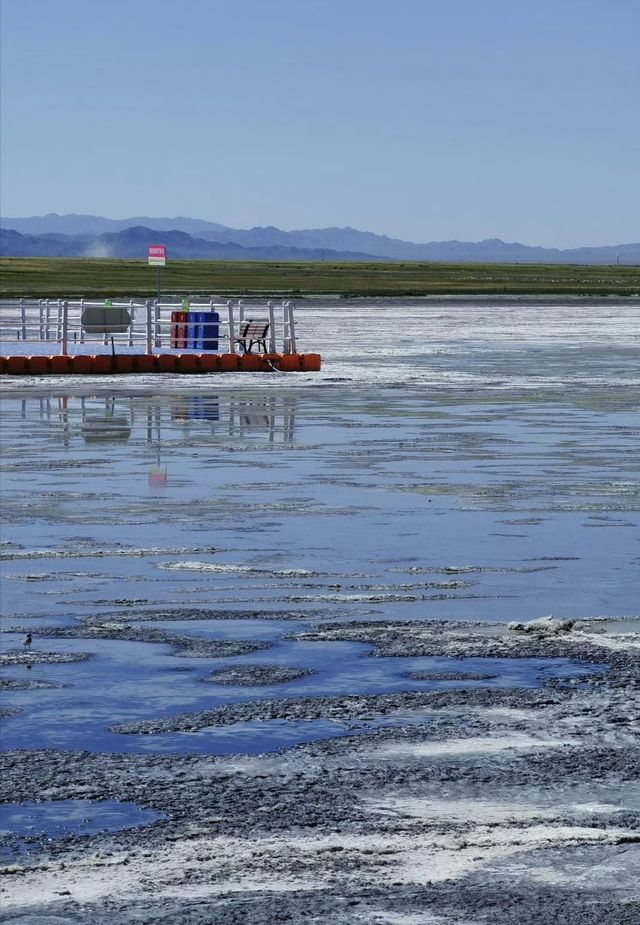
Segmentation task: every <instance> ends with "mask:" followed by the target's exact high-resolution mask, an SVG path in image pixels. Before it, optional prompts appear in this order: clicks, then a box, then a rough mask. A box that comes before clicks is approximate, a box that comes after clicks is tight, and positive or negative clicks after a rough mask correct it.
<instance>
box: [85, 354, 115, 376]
mask: <svg viewBox="0 0 640 925" xmlns="http://www.w3.org/2000/svg"><path fill="white" fill-rule="evenodd" d="M116 359H117V357H110V356H106V355H105V354H104V353H103V354H96V355H94V356H92V357H91V365H92V367H93V369H92V372H94V373H100V374H102V375H108V374H109V373H113V372H115V369H116Z"/></svg>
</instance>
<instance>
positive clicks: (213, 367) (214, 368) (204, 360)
mask: <svg viewBox="0 0 640 925" xmlns="http://www.w3.org/2000/svg"><path fill="white" fill-rule="evenodd" d="M196 359H197V361H198V366H199V369H200V372H201V373H217V372H219V371H220V369H221V368H222V366H221V363H220V357H219V356H216V354H215V353H198V354H197V355H196Z"/></svg>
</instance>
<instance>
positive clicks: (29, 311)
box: [0, 299, 297, 356]
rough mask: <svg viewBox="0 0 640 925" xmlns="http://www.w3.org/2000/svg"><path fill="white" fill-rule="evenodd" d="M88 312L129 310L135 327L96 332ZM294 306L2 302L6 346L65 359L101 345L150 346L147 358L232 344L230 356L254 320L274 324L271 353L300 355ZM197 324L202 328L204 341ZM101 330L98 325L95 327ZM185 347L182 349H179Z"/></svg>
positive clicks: (1, 336) (0, 322) (1, 335)
mask: <svg viewBox="0 0 640 925" xmlns="http://www.w3.org/2000/svg"><path fill="white" fill-rule="evenodd" d="M87 308H99V309H104V310H105V312H107V311H108V309H110V308H113V309H125V310H126V311H127V312H128V313H129V316H130V323H129V324H127V325H126V329H125V330H121V331H118V332H115V333H108V332H100V333H92V332H91V331H90V330H88V326H86V325H83V323H82V314H83V312H84V310H85V309H87ZM294 309H295V306H294V303H293V302H290V301H284V302H282V303H280V311H279V312H278V311H277V310H276V303H275V302H273V301H269V302H267V303H266V305H264V306H260V305H257V304H256V303H251V305H250V306H247V305H246V304H245V303H244V301H243V300H242V299H240V300H236V301H234V300H229V301H227V302H216V301H215V300H213V299H210V300H208V301H193V300H191V299H181V300H180V301H162V300H161V301H158V300H157V299H147V300H145V301H142V300H135V299H121V300H116V299H106V300H104V301H95V300H90V299H80V300H71V299H38V300H34V299H7V300H3V301H2V302H1V303H0V341H3V342H7V341H9V342H10V341H21V342H29V343H34V342H40V343H56V344H59V345H60V354H61V356H67V355H68V353H69V348H70V347H71V346H73V345H76V344H92V343H95V344H101V345H102V346H103V347H105V346H108V345H109V343H111V345H112V349H115V346H116V345H120V346H123V345H125V346H127V347H129V348H132V347H136V346H139V347H144V351H145V353H148V354H152V353H153V352H154V351H155V350H198V351H199V352H204V353H207V352H224V351H223V350H221V349H220V347H219V348H218V350H217V351H213V350H210V349H209V348H207V347H204V346H195V343H194V341H196V340H197V341H199V342H200V344H202V345H204V344H205V343H211V342H212V341H218V342H220V341H221V342H223V343H225V342H226V345H227V352H228V353H237V352H238V338H239V336H240V334H241V326H242V325H243V324H244V323H246V322H247V321H248V320H251V321H261V320H264V321H265V322H266V321H268V322H269V330H268V333H267V341H268V343H267V346H268V350H269V352H270V353H277V352H278V350H280V351H281V352H282V353H297V344H296V328H295V318H294ZM195 312H215V313H217V315H218V319H219V320H217V321H215V320H213V321H211V320H208V321H205V320H201V321H196V319H193V318H187V319H186V320H184V319H183V320H176V316H175V314H174V313H183V314H184V313H186V314H187V315H189V314H193V313H195ZM191 325H194V326H195V325H197V326H198V336H197V337H196V336H194V335H195V329H191ZM94 326H95V325H94ZM178 343H180V346H178Z"/></svg>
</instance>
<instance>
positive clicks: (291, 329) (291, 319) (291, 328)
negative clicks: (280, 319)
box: [287, 302, 298, 353]
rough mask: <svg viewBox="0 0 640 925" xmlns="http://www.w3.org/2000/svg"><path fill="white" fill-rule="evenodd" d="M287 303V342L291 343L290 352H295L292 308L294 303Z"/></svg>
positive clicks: (296, 350)
mask: <svg viewBox="0 0 640 925" xmlns="http://www.w3.org/2000/svg"><path fill="white" fill-rule="evenodd" d="M287 304H288V308H289V343H290V344H291V353H297V352H298V348H297V346H296V325H295V321H294V320H293V310H294V308H295V305H294V303H293V302H289V303H287Z"/></svg>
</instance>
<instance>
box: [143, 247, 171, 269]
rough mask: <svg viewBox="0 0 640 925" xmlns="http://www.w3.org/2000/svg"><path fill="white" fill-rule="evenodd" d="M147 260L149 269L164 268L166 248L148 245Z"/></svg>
mask: <svg viewBox="0 0 640 925" xmlns="http://www.w3.org/2000/svg"><path fill="white" fill-rule="evenodd" d="M147 259H148V261H149V266H151V267H164V266H165V264H166V262H167V248H166V247H165V246H164V244H150V245H149V249H148V258H147Z"/></svg>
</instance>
